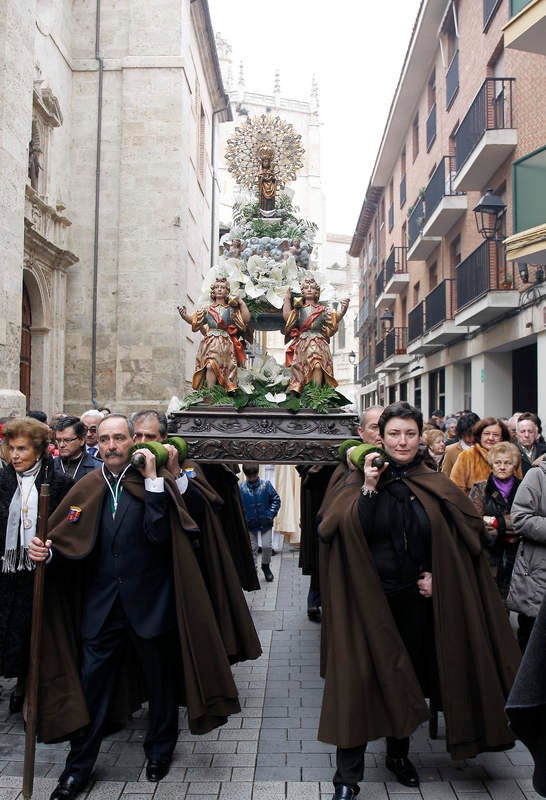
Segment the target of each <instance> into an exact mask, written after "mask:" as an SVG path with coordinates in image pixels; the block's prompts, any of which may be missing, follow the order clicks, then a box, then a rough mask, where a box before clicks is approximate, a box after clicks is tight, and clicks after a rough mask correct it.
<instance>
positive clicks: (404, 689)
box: [318, 402, 519, 800]
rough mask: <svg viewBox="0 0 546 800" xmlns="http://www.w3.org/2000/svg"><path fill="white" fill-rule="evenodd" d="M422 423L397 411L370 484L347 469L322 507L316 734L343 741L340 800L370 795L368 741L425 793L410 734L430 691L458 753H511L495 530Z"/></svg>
mask: <svg viewBox="0 0 546 800" xmlns="http://www.w3.org/2000/svg"><path fill="white" fill-rule="evenodd" d="M422 424H423V418H422V414H421V412H420V411H419V410H418V409H416V408H413V407H412V406H410V405H409V404H408V403H405V402H400V403H395V404H393V405H391V406H389V407H388V408H387V409H385V411H384V412H383V414H382V415H381V417H380V422H379V426H380V433H381V437H382V440H383V447H384V449H385V450H386V452H387V454H388V456H389V463H387V464H385V466H384V467H382V468H378V467H377V466H373V465H372V462H373V460H374V458H375V454H373V453H371V454H369V455H367V456H366V457H365V459H364V464H363V471H364V484H363V485H362V475H361V474H360V475H358V474H357V475H355V474H354V473H350V472H349V473H348V474H347V476H346V479H345V481H344V483H343V485H339V486H338V491H337V493H336V496H335V497H333V496H332V495H331V494H330V495H329V497H328V498H327V499H328V503H327V504H324V505H323V508H322V510H321V517H322V519H321V522H320V524H319V535H320V537H321V540H322V542H323V544H322V545H321V588H322V601H323V637H322V642H321V674H322V675H323V677H324V678H325V686H324V695H323V702H322V712H321V719H320V725H319V734H318V736H319V739H320V740H322V741H324V742H329V743H332V744H335V745H337V754H336V759H337V770H336V773H335V775H334V786H335V795H334V797H335V798H336V800H350V799H351V798H352V797H353V796H354V795H356V794H357V793H358V782H359V781H360V780H361V779H362V776H363V770H364V751H365V748H366V744H367V742H368V741H370V740H373V739H377V738H379V737H383V736H386V737H387V758H386V766H387V768H388V769H390V770H391V771H392V772H394V774H395V776H396V778H397V780H398V781H399V782H401V783H403V784H404V785H406V786H417V785H418V784H419V777H418V775H417V772H416V770H415V768H414V766H413V764H412V763H411V761H410V760H409V758H408V751H409V736H410V734H411V733H412V732H413V731H414V730H415V729H416V728H417V726H418V725H419V724H420V723H422V722H424V721H425V720H426V719H427V717H428V708H427V704H426V701H425V696H429V697H430V696H431V695H433V696H434V699H435V701H436V704H437V705H438V704H439V707H440V708H442V710H443V712H444V716H445V720H446V739H447V749H448V751H449V752H450V753H451V755H452V757H453V758H458V759H459V758H468V757H472V756H474V755H477V754H478V753H479V752H482V751H485V750H503V749H507V748H509V747H511V746H512V745H513V737H512V735H511V733H510V731H509V729H508V725H507V721H506V717H505V715H504V711H503V706H504V702H505V699H506V696H507V694H508V691H509V689H510V686H511V684H512V681H513V678H514V675H515V672H516V669H517V665H518V659H519V656H518V648H517V644H516V642H515V638H514V636H513V633H512V631H511V629H510V626H509V623H508V619H507V617H506V613H505V611H504V609H503V606H502V602H501V600H500V597H499V594H498V591H497V589H496V586H495V585H494V583H493V580H492V578H491V574H490V572H489V568H488V564H487V558H486V557H485V556H484V554H483V552H482V548H481V545H480V535H479V534H480V529H481V527H482V524H483V523H482V520H481V519H480V517H479V516H478V514H477V513H476V511H475V509H474V507H473V505H472V503H471V502H470V501H469V500H468V499H467V498H466V497H465V496H464V494H463V493H462V492H461V491H460V490H459V489H457V488H456V487H455V486H454V484H453V483H451V482H450V481H449V479H447V478H446V477H445V476H444V475H442V474H441V473H435V472H433V471H432V470H430V469H429V468H428V467H426V466H425V465H423V464H422V463H421V458H420V456H419V437H420V434H421V430H422ZM352 458H353V460H355V461H357V458H358V448H356V449H355V451H353V453H352ZM361 487H362V488H361Z"/></svg>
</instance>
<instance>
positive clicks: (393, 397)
mask: <svg viewBox="0 0 546 800" xmlns="http://www.w3.org/2000/svg"><path fill="white" fill-rule="evenodd" d="M391 403H396V386H389V405H390V404H391Z"/></svg>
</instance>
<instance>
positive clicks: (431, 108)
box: [427, 70, 436, 153]
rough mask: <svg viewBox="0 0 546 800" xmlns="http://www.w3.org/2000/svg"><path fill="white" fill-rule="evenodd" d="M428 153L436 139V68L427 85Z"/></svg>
mask: <svg viewBox="0 0 546 800" xmlns="http://www.w3.org/2000/svg"><path fill="white" fill-rule="evenodd" d="M427 106H428V116H427V153H428V151H429V150H430V148H431V147H432V145H433V143H434V140H435V139H436V70H433V71H432V75H431V76H430V78H429V81H428V86H427Z"/></svg>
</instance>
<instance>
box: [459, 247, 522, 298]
mask: <svg viewBox="0 0 546 800" xmlns="http://www.w3.org/2000/svg"><path fill="white" fill-rule="evenodd" d="M513 285H514V278H513V275H512V276H510V277H509V276H508V275H507V271H506V256H505V252H504V248H503V247H502V245H501V243H500V242H483V244H481V245H480V246H479V247H478V248H476V250H474V251H473V252H472V253H470V255H469V256H468V258H465V260H464V261H461V263H460V264H459V266H458V267H457V310H459V311H460V310H461V309H462V308H464V307H465V306H467V305H469V303H472V302H474V300H477V299H478V298H479V297H481V296H482V295H484V294H486V293H487V292H490V291H491V290H494V289H509V288H511V287H512V286H513Z"/></svg>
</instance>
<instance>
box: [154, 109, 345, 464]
mask: <svg viewBox="0 0 546 800" xmlns="http://www.w3.org/2000/svg"><path fill="white" fill-rule="evenodd" d="M303 153H304V150H303V148H302V145H301V137H300V136H299V134H297V133H296V131H295V130H294V128H293V126H292V125H290V124H289V123H287V122H286V121H284V120H282V119H280V117H272V116H269V115H265V114H264V115H262V116H260V117H256V118H249V119H247V120H246V122H245V123H244V124H243V125H241V127H239V128H236V130H235V134H234V136H233V138H232V139H230V140H229V141H228V148H227V152H226V160H227V162H228V169H229V171H230V172H231V174H232V175H233V177H234V179H235V181H236V182H237V184H239V185H240V186H242V187H244V188H245V189H247V190H249V191H250V192H252V193H253V194H254V195H255V199H253V200H252V201H251V202H248V203H246V204H245V203H243V202H239V203H236V204H235V206H234V211H233V225H232V228H231V230H230V231H229V233H227V234H226V235H224V236H223V237H222V239H221V240H220V250H221V252H220V254H219V257H218V261H217V263H216V264H215V265H214V266H213V267H212V268H211V269H210V270H209V271H208V273H207V275H206V276H205V279H204V281H203V286H202V294H201V296H200V298H199V300H198V303H197V307H196V308H195V309H193V310H188V309H187V308H186V307H185V306H179V307H178V312H179V314H180V317H181V318H182V320H184V322H186V323H187V324H189V325H191V328H192V330H193V331H194V332H199V333H201V335H202V338H201V341H200V344H199V348H198V352H197V357H196V363H195V371H194V375H193V380H192V389H193V391H192V392H191V393H190V394H189V395H187V396H186V397H185V398H183V400H182V401H181V402H180V403H179V408H178V409H173V408H172V406H171V408H170V411H171V415H170V416H171V429H172V431H173V432H176V433H178V434H180V435H181V436H184V437H185V438H186V439H187V441H188V446H189V448H190V452H191V454H192V456H193V457H195V458H198V459H202V460H211V461H222V462H226V461H227V462H230V461H231V462H241V461H248V460H253V461H266V462H269V463H274V462H281V463H282V462H285V463H306V462H317V461H321V462H324V461H330V462H331V461H335V460H336V458H337V447H338V445H339V443H340V442H342V441H343V440H345V439H347V438H348V437H349V436H351V435H353V433H354V428H355V422H356V418H355V417H354V416H353V415H351V414H348V413H346V412H344V411H342V410H341V409H342V407H343V406H345V405H348V404H349V403H350V401H349V400H348V399H347V398H346V397H344V396H343V395H342V394H340V393H339V392H338V391H337V390H336V387H337V381H336V379H335V377H334V372H333V364H332V355H331V352H330V346H329V342H330V339H331V338H332V336H334V335H335V333H336V331H337V329H338V325H339V322H340V320H341V319H342V318H343V317H344V315H345V313H346V311H347V308H348V305H349V300H348V299H343V300H341V302H340V303H337V302H336V303H333V301H334V296H333V291H334V290H333V287H332V286H331V285H329V284H328V283H327V282H326V281H325V278H324V276H323V275H322V274H321V272H320V270H319V269H318V267H317V263H316V258H315V254H314V252H313V238H314V235H315V232H316V230H317V226H316V224H315V223H314V222H311V221H308V220H304V219H301V218H300V217H298V209H297V208H296V207H295V206H293V204H292V201H291V199H290V197H289V195H288V193H286V192H283V191H282V190H283V189H285V186H286V183H287V182H288V181H293V180H295V179H296V173H297V171H298V169H301V167H302V166H303V163H302V156H303ZM334 305H335V306H336V307H337V306H339V309H337V308H336V309H334ZM259 331H281V333H282V334H284V337H285V343H286V356H285V363H284V364H283V365H281V364H279V363H277V361H276V360H275V359H274V358H273V357H272V356H271V355H270V354H268V352H267V350H264V349H263V348H261V349H260V350H259V351H258V352H256V348H255V346H254V341H255V338H256V335H257V332H259Z"/></svg>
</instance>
